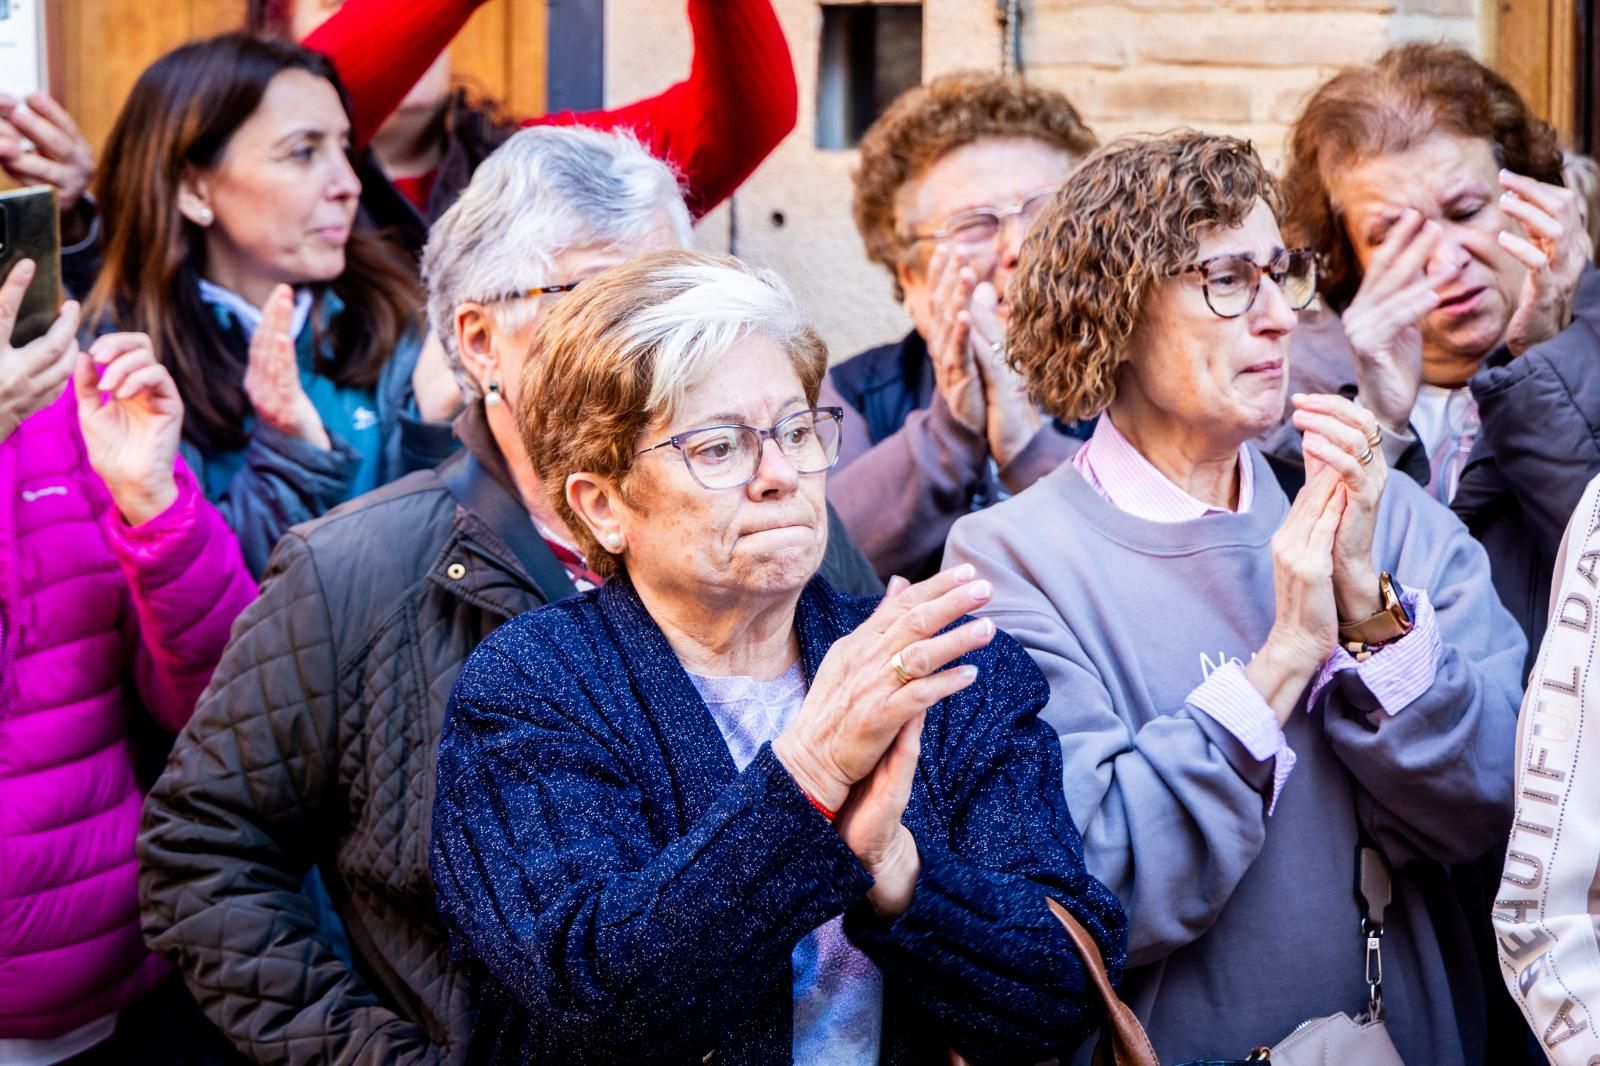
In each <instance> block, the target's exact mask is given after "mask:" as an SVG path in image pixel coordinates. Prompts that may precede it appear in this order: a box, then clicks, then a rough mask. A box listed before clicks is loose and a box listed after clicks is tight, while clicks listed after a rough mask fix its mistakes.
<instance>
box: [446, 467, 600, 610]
mask: <svg viewBox="0 0 1600 1066" xmlns="http://www.w3.org/2000/svg"><path fill="white" fill-rule="evenodd" d="M437 472H438V474H439V480H440V481H443V482H444V484H445V487H446V488H448V489H449V490H450V494H451V495H452V496H454V497H455V498H456V502H457V503H459V504H460V505H461V506H462V507H464V508H466V509H467V510H468V511H471V512H472V513H473V514H476V515H477V516H478V517H479V518H481V519H482V520H483V521H484V522H486V523H488V526H489V528H490V529H492V530H494V532H495V534H496V535H498V536H499V537H500V539H501V540H503V541H505V543H506V546H507V547H508V548H510V549H511V550H512V551H513V552H514V553H516V556H517V562H519V563H521V564H522V569H523V571H524V572H525V573H526V575H527V577H528V579H529V580H530V581H532V582H533V585H534V588H536V589H537V590H538V592H539V594H540V595H541V596H542V597H544V601H545V602H546V603H555V602H556V601H557V600H564V599H566V598H567V597H568V596H571V595H573V594H574V593H576V592H577V591H578V586H576V585H574V584H573V583H572V575H571V574H569V573H567V568H566V567H565V566H562V565H561V560H560V559H557V558H556V555H555V552H553V551H551V550H550V545H548V544H546V543H545V542H544V538H543V537H541V536H540V535H539V531H538V530H537V529H535V528H534V525H533V519H532V518H530V517H529V516H528V512H527V510H526V509H525V508H523V506H522V503H521V501H520V500H517V499H515V498H513V497H512V495H511V494H510V493H508V492H507V491H506V490H505V488H504V487H503V486H501V484H500V483H499V482H498V481H496V480H495V479H494V477H493V476H492V475H491V474H490V473H489V471H488V469H487V468H485V467H484V465H483V464H482V463H481V462H479V461H478V458H477V456H475V455H473V454H472V453H471V452H470V451H467V450H466V449H462V451H461V453H460V454H459V455H458V456H457V457H456V458H455V459H454V460H452V461H450V462H447V463H445V464H443V465H442V466H440V467H439V468H438V471H437Z"/></svg>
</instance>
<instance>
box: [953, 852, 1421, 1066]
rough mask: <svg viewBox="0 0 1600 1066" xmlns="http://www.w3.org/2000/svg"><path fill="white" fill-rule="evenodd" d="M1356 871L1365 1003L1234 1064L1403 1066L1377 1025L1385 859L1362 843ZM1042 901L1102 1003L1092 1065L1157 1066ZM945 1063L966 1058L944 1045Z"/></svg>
mask: <svg viewBox="0 0 1600 1066" xmlns="http://www.w3.org/2000/svg"><path fill="white" fill-rule="evenodd" d="M1356 877H1357V884H1356V891H1357V895H1358V896H1360V898H1361V902H1362V911H1363V913H1362V917H1361V935H1362V937H1363V938H1364V939H1365V941H1366V966H1367V969H1366V977H1367V988H1368V991H1369V999H1368V1002H1367V1009H1366V1010H1364V1011H1362V1012H1361V1013H1360V1014H1358V1015H1356V1016H1355V1017H1354V1018H1352V1017H1350V1015H1348V1014H1344V1013H1339V1014H1330V1015H1327V1016H1326V1017H1322V1018H1313V1019H1311V1020H1310V1021H1308V1022H1305V1023H1304V1024H1302V1025H1300V1026H1298V1027H1297V1028H1296V1029H1295V1030H1294V1032H1292V1033H1290V1034H1289V1035H1288V1036H1287V1037H1285V1038H1284V1039H1283V1040H1281V1041H1279V1042H1278V1044H1277V1045H1276V1046H1275V1047H1271V1048H1265V1047H1260V1048H1256V1049H1255V1050H1254V1051H1252V1052H1251V1053H1250V1055H1249V1056H1248V1057H1247V1058H1244V1059H1239V1060H1236V1061H1237V1062H1238V1063H1239V1064H1240V1066H1244V1064H1247V1063H1262V1062H1266V1063H1271V1064H1273V1066H1405V1063H1404V1062H1403V1061H1402V1060H1401V1058H1400V1052H1399V1051H1398V1050H1396V1049H1395V1046H1394V1041H1392V1040H1390V1039H1389V1031H1388V1030H1387V1029H1386V1028H1385V1027H1384V1024H1383V947H1382V945H1383V913H1384V911H1385V910H1386V909H1387V908H1388V906H1389V897H1390V889H1391V885H1392V880H1391V877H1390V873H1389V864H1388V863H1387V862H1386V861H1385V860H1384V858H1383V855H1382V854H1381V853H1380V852H1379V851H1378V850H1377V849H1376V848H1372V847H1368V846H1363V847H1362V848H1361V849H1360V851H1359V853H1358V855H1357V858H1356ZM1045 904H1046V905H1047V906H1049V908H1050V913H1051V914H1054V915H1055V916H1056V919H1057V920H1058V921H1060V922H1061V925H1062V926H1063V927H1064V928H1065V929H1066V931H1067V938H1068V939H1069V940H1071V941H1072V946H1073V947H1074V948H1076V949H1077V951H1078V956H1079V957H1080V958H1081V959H1082V960H1083V968H1084V970H1085V971H1087V973H1088V976H1089V982H1090V984H1092V985H1093V986H1094V990H1095V992H1096V993H1097V994H1098V995H1099V997H1100V1001H1101V1003H1102V1004H1103V1005H1104V1006H1105V1012H1106V1020H1105V1023H1104V1024H1103V1025H1102V1026H1101V1030H1100V1042H1099V1044H1098V1046H1097V1047H1096V1048H1095V1051H1094V1059H1093V1063H1094V1066H1161V1060H1160V1059H1159V1058H1158V1057H1157V1056H1156V1052H1155V1048H1154V1047H1152V1046H1151V1044H1150V1037H1149V1036H1148V1035H1147V1034H1146V1033H1145V1031H1144V1026H1142V1025H1140V1024H1139V1019H1138V1018H1137V1017H1136V1016H1135V1015H1134V1013H1133V1008H1131V1007H1129V1006H1128V1005H1127V1004H1126V1003H1124V1002H1123V1001H1122V997H1121V996H1119V995H1117V990H1116V989H1115V988H1113V987H1112V985H1111V976H1110V975H1109V974H1108V973H1107V972H1106V964H1105V960H1104V959H1103V958H1101V955H1100V947H1099V945H1098V944H1096V943H1095V941H1094V937H1093V936H1091V935H1089V931H1088V930H1087V929H1085V928H1084V927H1083V925H1082V924H1081V923H1080V922H1079V921H1078V920H1077V919H1076V918H1074V917H1073V916H1072V915H1071V914H1070V913H1069V912H1068V911H1067V909H1066V908H1065V907H1063V906H1061V904H1059V903H1057V902H1056V901H1055V900H1053V899H1050V898H1049V897H1046V898H1045ZM950 1066H968V1063H967V1060H966V1059H965V1058H964V1057H962V1055H961V1053H960V1052H958V1051H955V1050H953V1049H952V1050H951V1052H950ZM1207 1066H1221V1064H1220V1063H1218V1062H1217V1060H1215V1059H1212V1060H1207Z"/></svg>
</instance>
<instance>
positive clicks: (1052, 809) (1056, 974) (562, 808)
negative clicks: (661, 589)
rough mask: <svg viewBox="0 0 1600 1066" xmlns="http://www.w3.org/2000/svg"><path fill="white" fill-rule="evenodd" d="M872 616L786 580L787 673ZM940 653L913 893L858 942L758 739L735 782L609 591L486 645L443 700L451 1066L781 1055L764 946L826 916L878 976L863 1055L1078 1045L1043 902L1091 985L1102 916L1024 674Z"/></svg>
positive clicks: (989, 659)
mask: <svg viewBox="0 0 1600 1066" xmlns="http://www.w3.org/2000/svg"><path fill="white" fill-rule="evenodd" d="M875 605H876V600H872V599H852V598H847V597H845V596H842V595H840V594H838V593H836V592H834V591H833V590H832V589H831V588H830V587H829V586H828V585H827V584H826V583H825V582H823V581H822V580H821V579H816V580H813V581H812V582H811V584H810V585H808V586H807V588H806V589H805V591H804V593H803V594H802V596H801V598H800V602H799V607H798V609H797V611H796V618H795V621H796V625H797V628H798V633H799V641H800V648H801V658H802V662H803V666H804V670H805V674H806V678H807V680H808V681H809V679H810V678H812V677H814V676H815V674H816V670H817V666H818V664H819V663H820V662H821V661H822V657H823V655H824V654H825V653H826V652H827V650H828V648H829V647H830V646H831V645H832V644H833V642H834V641H835V640H837V639H838V638H839V637H841V636H844V635H845V634H847V633H849V632H851V631H852V630H854V629H855V628H856V626H858V625H860V624H861V622H862V621H863V620H864V619H865V618H866V617H867V615H868V614H870V613H871V611H872V609H873V607H874V606H875ZM963 661H964V662H970V663H972V664H974V665H976V666H977V667H978V668H979V675H978V680H977V682H976V683H974V684H973V685H972V686H971V687H969V688H968V689H966V690H965V691H963V692H961V693H958V694H957V695H955V696H952V697H950V698H949V699H947V700H944V701H943V702H942V703H939V704H937V705H935V706H934V707H933V708H932V709H930V711H929V713H928V716H927V724H926V726H925V727H924V730H923V740H922V756H921V761H920V764H919V766H918V773H917V778H916V782H915V785H914V786H913V791H912V795H911V800H910V803H909V805H908V807H907V809H906V813H905V816H904V819H903V820H904V823H905V825H906V826H907V828H909V829H910V830H911V833H912V835H913V837H915V839H916V842H917V848H918V850H919V852H920V854H921V857H922V872H921V876H920V878H919V879H918V881H917V885H916V892H915V896H914V898H913V900H912V903H911V906H910V907H909V908H908V909H907V910H906V911H905V913H904V914H902V915H901V916H900V917H899V918H898V919H897V920H896V921H894V922H893V923H892V924H889V925H884V924H883V923H882V922H881V921H879V920H878V918H877V917H876V914H875V913H874V911H873V910H872V908H871V905H870V904H869V903H867V901H866V893H867V890H868V888H869V887H870V886H871V884H872V880H871V878H870V876H869V875H868V874H867V872H866V871H865V870H864V869H863V868H862V866H861V865H860V863H858V862H857V861H856V859H855V856H854V855H853V854H852V853H851V852H850V850H849V849H848V848H846V847H845V845H844V844H843V842H842V841H841V840H840V839H839V837H838V835H837V834H836V833H835V832H834V831H833V828H832V826H830V825H829V824H828V822H827V821H825V820H824V819H823V818H822V816H821V815H819V814H818V813H817V811H816V810H814V809H813V808H812V806H811V804H810V803H809V802H808V801H807V800H806V797H805V795H804V794H803V793H802V792H801V791H800V789H799V788H798V787H796V785H795V784H794V781H793V780H792V779H791V778H790V777H789V775H788V773H787V772H786V771H785V770H784V768H783V766H782V764H780V763H779V762H778V760H777V758H776V757H775V756H774V755H773V754H772V747H771V745H770V744H768V745H764V746H763V747H762V749H761V751H760V752H759V754H758V755H757V756H756V758H755V760H754V761H753V762H751V763H750V765H749V766H747V767H746V768H745V770H744V771H743V772H742V773H741V772H738V771H737V770H736V769H735V767H734V764H733V759H732V757H731V756H730V755H729V754H728V747H727V744H726V743H725V742H724V741H723V739H722V736H721V734H720V733H719V732H718V731H717V727H716V723H715V722H714V721H713V720H712V717H711V714H710V712H709V711H708V710H707V709H706V707H705V704H704V703H703V702H702V701H701V700H700V697H699V695H698V693H697V692H696V691H695V689H694V687H693V684H692V683H691V681H690V680H689V676H688V675H687V674H686V673H685V672H684V670H683V667H682V666H681V665H680V664H679V662H678V659H677V657H676V656H675V655H674V653H673V651H672V649H671V647H670V645H668V643H667V640H666V637H665V636H664V635H663V634H662V632H661V630H660V629H659V628H658V627H657V626H656V624H655V622H654V621H653V620H652V619H651V617H650V615H649V613H648V612H647V611H646V610H645V607H644V604H643V603H642V602H641V601H640V599H639V597H638V594H637V593H636V592H635V591H634V590H633V588H632V587H631V586H630V585H629V584H628V583H627V582H626V581H617V582H613V583H611V584H608V585H606V586H604V587H603V588H600V589H596V590H595V591H593V592H588V593H584V594H583V595H580V596H575V597H571V598H569V599H567V600H565V601H563V602H561V603H556V604H552V605H550V606H548V607H544V608H541V609H539V610H537V611H532V612H529V613H528V614H524V615H522V616H521V617H519V618H517V619H515V620H513V621H511V622H509V623H507V624H506V625H503V626H501V627H500V628H499V629H497V630H495V632H494V633H493V634H492V635H491V636H490V637H489V638H488V639H487V640H486V641H484V642H483V643H482V644H481V645H480V646H479V647H478V649H477V650H476V651H474V652H473V654H472V657H471V658H470V659H468V661H467V664H466V666H465V668H464V669H463V670H462V672H461V675H460V678H459V679H458V681H457V682H456V687H455V691H454V693H453V694H452V696H451V698H450V706H449V710H448V711H447V712H446V719H445V724H444V730H443V734H442V738H441V741H440V746H439V754H438V774H437V784H436V790H437V791H436V793H435V797H434V814H433V845H432V853H431V865H432V869H433V876H434V880H435V882H436V883H437V886H438V900H439V908H440V911H441V913H442V915H443V916H444V919H445V922H446V925H447V926H448V928H449V931H450V937H451V943H452V949H453V953H454V955H455V957H456V958H457V959H458V960H460V961H461V962H463V963H464V964H465V965H467V966H468V967H469V968H470V969H471V971H472V972H473V973H474V974H475V976H476V980H477V986H478V989H477V990H478V1001H479V1004H480V1012H479V1018H478V1026H477V1030H476V1032H475V1035H474V1038H473V1049H472V1054H471V1060H472V1061H473V1062H481V1063H496V1064H499V1063H533V1062H557V1061H559V1062H629V1063H634V1062H696V1063H698V1062H701V1061H711V1062H714V1063H719V1064H720V1063H751V1064H756V1063H759V1064H763V1066H766V1064H770V1063H778V1062H788V1061H789V1060H790V1042H791V1021H792V1019H791V1011H792V987H791V981H792V974H791V972H790V954H791V952H792V951H793V950H794V946H795V944H796V943H797V942H798V941H799V940H800V939H801V938H802V937H803V936H805V935H806V934H807V933H809V932H811V931H812V930H813V929H816V928H817V927H818V926H820V925H822V924H823V923H824V922H826V921H828V920H829V919H831V918H833V917H835V916H836V915H839V914H843V915H845V929H846V932H847V934H848V935H849V936H850V938H851V940H852V941H853V942H854V943H855V944H856V945H857V946H859V947H860V948H861V949H862V950H863V951H864V952H865V953H866V954H867V955H868V956H869V957H870V958H871V959H872V960H873V961H874V962H875V963H876V964H877V965H878V967H879V968H880V969H881V971H882V972H883V977H884V1023H883V1024H884V1034H883V1037H884V1039H883V1048H884V1051H883V1061H884V1062H886V1063H910V1062H924V1061H941V1062H942V1061H943V1058H942V1055H943V1050H944V1049H945V1048H948V1047H951V1046H954V1047H956V1048H958V1049H959V1050H961V1051H962V1052H963V1053H964V1054H965V1055H966V1056H967V1057H968V1058H969V1059H971V1060H973V1061H974V1062H976V1063H985V1062H1002V1061H1004V1062H1015V1061H1026V1062H1036V1061H1039V1060H1040V1059H1046V1058H1050V1057H1051V1056H1053V1055H1056V1054H1059V1053H1062V1052H1064V1051H1066V1050H1069V1049H1070V1048H1072V1047H1074V1046H1076V1044H1077V1043H1078V1042H1079V1041H1080V1040H1081V1038H1082V1036H1083V1035H1084V1033H1085V1031H1086V1030H1087V1029H1089V1028H1091V1027H1092V1026H1094V1025H1096V1024H1097V1023H1098V1021H1099V1018H1100V1012H1099V1006H1098V1003H1097V1002H1096V1001H1095V999H1094V993H1093V991H1092V989H1091V988H1090V987H1089V985H1088V983H1087V980H1086V977H1085V975H1084V972H1083V969H1082V966H1081V965H1080V963H1079V961H1078V958H1077V956H1076V955H1075V953H1074V952H1073V950H1072V947H1071V945H1070V943H1069V942H1068V940H1067V938H1066V935H1065V933H1064V932H1063V930H1062V929H1061V927H1060V926H1059V925H1058V924H1057V923H1056V921H1055V919H1054V918H1052V917H1051V916H1050V914H1049V912H1048V911H1047V910H1046V908H1045V905H1044V896H1045V895H1046V893H1048V894H1049V895H1051V896H1053V897H1054V898H1056V899H1057V900H1059V901H1060V902H1061V903H1063V904H1064V905H1065V906H1066V907H1068V908H1069V909H1070V910H1071V911H1072V912H1073V913H1074V914H1075V915H1076V916H1077V917H1078V918H1079V919H1080V920H1081V921H1082V922H1083V923H1084V924H1085V925H1086V926H1087V927H1088V928H1089V930H1090V931H1091V933H1092V934H1093V935H1094V936H1095V939H1096V940H1097V941H1098V942H1099V944H1100V946H1101V951H1102V952H1103V953H1104V955H1105V956H1106V959H1107V962H1108V964H1109V966H1110V967H1111V969H1112V972H1113V974H1114V975H1115V974H1117V973H1120V970H1121V968H1122V963H1123V960H1124V957H1125V947H1126V943H1127V929H1126V919H1125V918H1124V915H1123V913H1122V909H1121V907H1120V906H1119V905H1118V903H1117V901H1116V898H1115V897H1114V896H1113V895H1112V894H1111V893H1110V892H1109V891H1107V890H1106V889H1105V887H1104V886H1102V885H1101V884H1100V883H1099V882H1097V881H1095V880H1094V879H1093V878H1091V877H1090V876H1089V875H1088V874H1087V873H1086V872H1085V870H1084V864H1083V847H1082V844H1081V842H1080V840H1079V838H1078V833H1077V830H1076V829H1075V828H1074V827H1073V825H1072V821H1071V817H1070V815H1069V814H1068V813H1067V808H1066V804H1065V801H1064V799H1063V794H1062V790H1061V755H1060V751H1059V746H1058V741H1057V739H1056V737H1055V734H1054V733H1052V732H1051V731H1050V730H1049V729H1048V728H1047V727H1046V726H1045V725H1044V724H1043V723H1042V722H1040V721H1039V720H1038V718H1037V714H1038V711H1039V709H1040V708H1041V707H1043V706H1044V704H1045V702H1046V700H1047V698H1048V696H1049V692H1048V689H1047V686H1046V685H1045V682H1044V679H1043V677H1042V675H1041V674H1040V673H1039V670H1038V668H1037V667H1035V666H1034V664H1033V662H1032V660H1030V659H1029V657H1028V655H1027V653H1026V652H1024V651H1023V650H1022V648H1021V646H1020V645H1018V644H1017V643H1016V642H1015V641H1014V640H1012V639H1011V638H1010V637H1009V636H1006V635H1005V634H1004V633H1002V634H999V635H997V636H996V638H995V639H994V641H993V642H992V643H991V644H990V646H989V647H987V648H985V649H982V650H980V651H978V652H975V653H973V654H972V655H970V656H968V657H967V658H966V659H964V660H963ZM708 1054H711V1055H712V1057H711V1058H710V1059H709V1060H706V1056H707V1055H708Z"/></svg>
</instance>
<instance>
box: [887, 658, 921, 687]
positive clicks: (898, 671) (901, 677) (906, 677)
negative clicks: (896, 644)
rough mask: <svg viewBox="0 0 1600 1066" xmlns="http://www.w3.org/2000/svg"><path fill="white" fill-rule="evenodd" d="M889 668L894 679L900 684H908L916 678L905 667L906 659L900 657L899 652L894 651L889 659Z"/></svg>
mask: <svg viewBox="0 0 1600 1066" xmlns="http://www.w3.org/2000/svg"><path fill="white" fill-rule="evenodd" d="M889 668H890V669H891V670H893V671H894V677H895V680H896V681H898V682H900V684H902V685H909V684H911V682H913V681H915V680H916V679H917V675H916V674H913V673H912V672H911V671H910V670H907V669H906V661H905V660H904V659H902V658H900V653H899V652H895V653H894V657H893V658H891V659H890V660H889Z"/></svg>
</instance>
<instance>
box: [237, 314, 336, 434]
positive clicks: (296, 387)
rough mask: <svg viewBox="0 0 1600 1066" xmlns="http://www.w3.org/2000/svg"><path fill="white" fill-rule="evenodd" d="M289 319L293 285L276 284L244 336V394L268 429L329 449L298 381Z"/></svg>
mask: <svg viewBox="0 0 1600 1066" xmlns="http://www.w3.org/2000/svg"><path fill="white" fill-rule="evenodd" d="M293 322H294V290H293V289H291V288H289V286H287V285H279V286H278V287H277V288H276V289H274V290H273V291H272V296H271V298H270V299H268V300H267V304H266V306H265V307H263V308H262V309H261V324H260V325H259V326H257V327H256V332H255V336H253V337H251V338H250V362H249V365H248V366H247V367H246V368H245V372H244V391H245V395H247V396H249V397H250V404H251V406H252V407H254V408H255V412H256V417H257V418H259V419H261V421H263V422H265V423H266V424H267V425H269V426H271V427H272V428H273V429H276V430H277V431H278V432H280V433H283V434H285V435H287V436H290V437H295V438H297V439H299V440H303V441H306V442H307V443H309V444H311V445H313V446H315V447H318V448H331V447H333V442H332V441H331V440H330V439H329V438H328V431H327V430H326V429H324V428H323V425H322V416H321V415H319V414H317V409H316V407H315V406H313V405H312V403H311V397H309V396H307V395H306V391H305V389H304V388H302V387H301V385H300V364H299V361H298V360H297V359H296V357H295V350H294V337H293V336H292V335H291V333H290V330H291V328H292V326H293Z"/></svg>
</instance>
